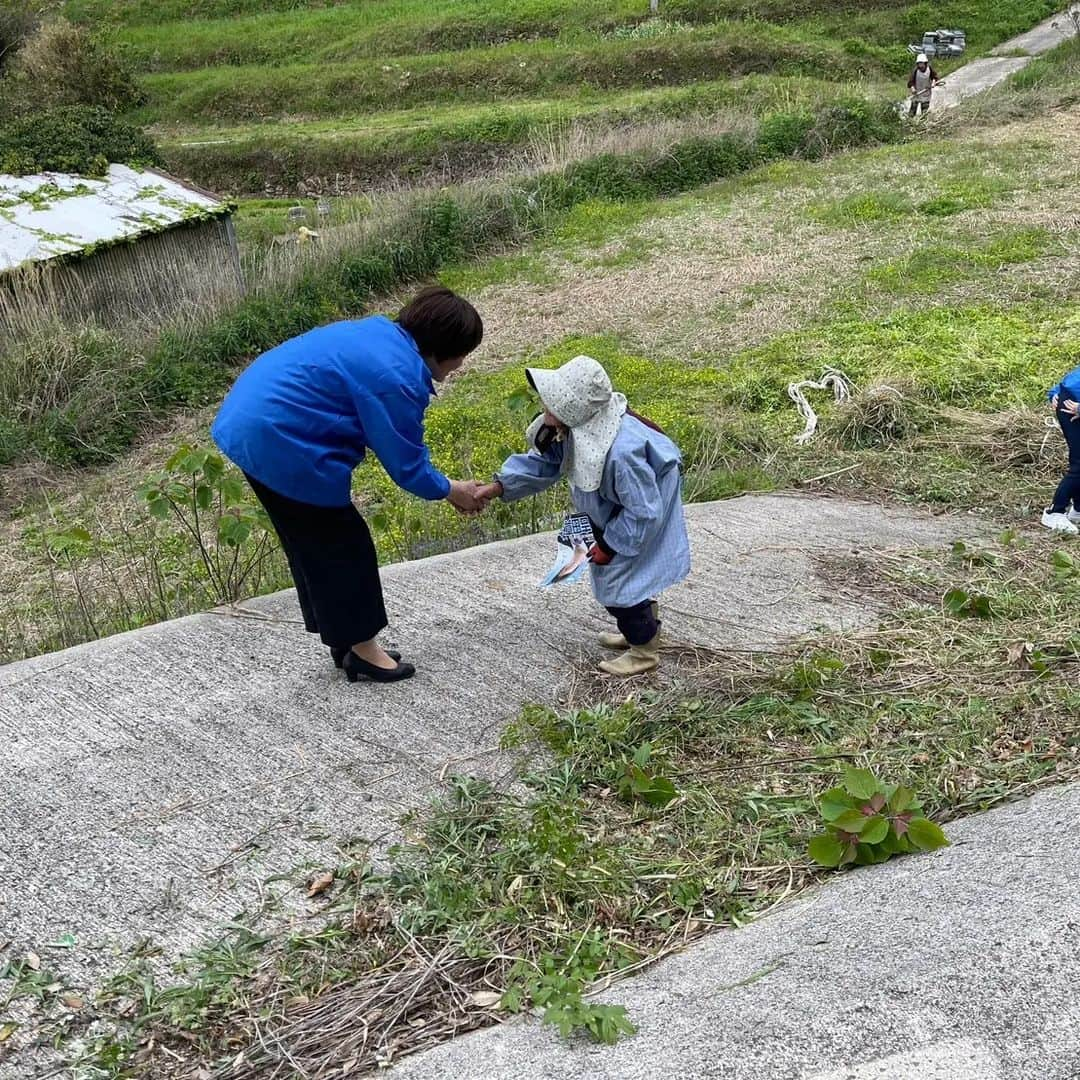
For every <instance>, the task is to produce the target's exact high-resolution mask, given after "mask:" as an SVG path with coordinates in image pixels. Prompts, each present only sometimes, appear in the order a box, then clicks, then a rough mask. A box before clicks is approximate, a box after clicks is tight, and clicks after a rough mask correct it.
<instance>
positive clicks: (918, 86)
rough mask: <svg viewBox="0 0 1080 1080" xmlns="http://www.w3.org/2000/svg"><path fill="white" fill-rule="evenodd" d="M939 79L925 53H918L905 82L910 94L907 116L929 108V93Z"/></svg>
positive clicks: (931, 92)
mask: <svg viewBox="0 0 1080 1080" xmlns="http://www.w3.org/2000/svg"><path fill="white" fill-rule="evenodd" d="M940 81H941V80H940V79H938V76H937V72H936V71H935V70H934V69H933V68H932V67H931V66H930V61H929V60H928V59H927V57H926V53H919V55H918V56H917V57H915V69H914V70H913V71H912V73H911V78H910V79H908V82H907V85H908V93H909V94H910V95H911V108H910V110H909V111H908V116H919V115H921V114H922V113H925V112H926V111H927V110H928V109H929V108H930V98H931V95H932V94H933V92H934V87H935V86H937V85H938V83H939V82H940Z"/></svg>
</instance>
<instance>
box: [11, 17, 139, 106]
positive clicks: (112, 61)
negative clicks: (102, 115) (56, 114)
mask: <svg viewBox="0 0 1080 1080" xmlns="http://www.w3.org/2000/svg"><path fill="white" fill-rule="evenodd" d="M6 78H7V79H10V80H12V84H13V91H12V90H11V89H9V96H10V95H11V94H12V93H13V94H14V96H15V97H16V99H18V98H19V97H21V98H22V99H23V101H24V103H25V109H26V110H34V109H40V108H42V107H48V108H54V107H61V106H68V107H70V106H73V105H100V106H101V107H102V108H105V109H109V110H111V111H118V110H121V109H127V108H130V107H131V106H133V105H137V104H138V103H139V102H140V101H141V100H142V92H141V91H140V89H139V88H138V86H137V85H136V83H135V80H134V79H133V78H132V76H131V74H130V73H129V72H128V71H127V70H126V68H125V67H124V66H123V64H121V62H120V60H119V59H118V58H117V57H116V56H115V55H114V54H113V53H112V52H111V51H110V50H109V49H108V48H106V47H105V46H104V45H102V44H101V43H100V42H99V41H98V40H97V39H95V38H94V37H93V36H92V35H91V34H90V33H89V31H87V30H86V29H85V28H84V27H81V26H74V25H73V24H72V23H69V22H68V21H67V20H66V19H52V20H50V21H49V22H46V23H44V24H43V25H42V26H41V27H40V29H38V31H37V33H35V34H33V35H31V36H29V37H27V38H26V39H25V40H24V42H23V44H22V46H21V47H20V49H19V51H18V53H17V54H16V56H15V59H14V61H13V62H12V64H11V65H10V70H9V71H8V73H7V75H6Z"/></svg>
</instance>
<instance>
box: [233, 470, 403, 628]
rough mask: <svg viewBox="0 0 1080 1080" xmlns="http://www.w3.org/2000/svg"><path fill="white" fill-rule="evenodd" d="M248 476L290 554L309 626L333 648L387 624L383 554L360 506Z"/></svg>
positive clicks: (286, 550)
mask: <svg viewBox="0 0 1080 1080" xmlns="http://www.w3.org/2000/svg"><path fill="white" fill-rule="evenodd" d="M245 475H246V474H245ZM247 481H248V483H249V484H250V485H251V489H252V491H254V492H255V495H256V496H257V497H258V500H259V502H261V503H262V505H263V508H264V509H265V510H266V513H267V515H268V516H269V518H270V521H271V523H272V524H273V526H274V531H275V532H276V533H277V534H278V537H279V539H280V540H281V546H282V548H283V549H284V551H285V557H286V558H287V559H288V560H289V569H290V570H291V571H292V576H293V581H294V582H295V583H296V596H297V599H298V600H299V601H300V610H301V611H302V612H303V615H304V628H305V629H306V630H307V632H308V633H309V634H318V635H319V636H320V637H321V638H322V640H323V642H324V643H325V644H327V645H329V646H330V647H331V648H332V649H350V648H352V646H353V645H356V644H357V643H359V642H361V641H370V640H371V639H372V638H373V637H375V635H376V634H378V633H379V631H380V630H383V629H385V628H386V626H387V620H386V607H385V605H384V604H383V592H382V584H381V583H380V581H379V560H378V556H377V555H376V552H375V544H374V542H373V541H372V539H371V532H370V531H369V530H368V527H367V522H365V521H364V519H363V518H362V517H361V516H360V513H359V511H358V510H357V509H356V507H355V506H353V505H352V503H349V504H348V505H347V506H314V505H312V504H311V503H303V502H297V501H296V500H295V499H289V498H286V497H285V496H284V495H280V494H278V492H276V491H272V490H271V489H270V488H268V487H267V486H266V485H265V484H260V483H259V481H258V480H256V479H255V478H254V477H252V476H248V477H247Z"/></svg>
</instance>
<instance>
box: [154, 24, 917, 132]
mask: <svg viewBox="0 0 1080 1080" xmlns="http://www.w3.org/2000/svg"><path fill="white" fill-rule="evenodd" d="M884 59H885V58H884V57H880V56H876V55H872V54H871V55H866V56H859V57H852V56H847V55H846V54H845V53H844V52H843V49H842V48H841V46H840V45H839V44H835V43H830V42H826V41H814V40H810V41H807V40H804V39H803V38H801V37H800V36H799V35H798V34H797V33H795V32H793V31H789V30H786V29H783V28H780V27H768V28H757V27H750V26H746V25H744V24H730V25H729V26H727V27H725V28H724V29H723V30H722V31H721V32H717V33H715V34H711V33H710V34H709V35H707V36H706V35H702V34H695V35H693V36H687V37H686V38H680V39H670V40H669V39H665V40H661V41H658V42H649V41H644V42H635V41H631V42H619V41H609V40H600V41H596V42H591V43H585V44H581V45H562V44H559V43H552V42H546V41H539V42H525V43H521V44H513V45H508V46H506V47H504V48H488V49H473V50H469V51H467V52H455V53H436V54H431V55H426V56H414V57H395V58H389V57H388V58H387V59H386V62H384V63H382V64H373V63H370V62H367V61H359V62H336V61H327V62H325V63H318V64H315V63H306V64H305V63H291V64H287V65H281V66H275V67H259V66H245V67H230V68H208V69H205V70H201V71H197V72H181V73H170V74H161V75H150V76H147V77H145V78H144V79H143V80H142V85H143V87H144V88H145V90H146V93H147V95H148V98H149V100H148V103H147V105H146V106H144V107H143V108H142V109H141V110H140V111H139V113H138V114H137V116H138V119H139V120H141V121H143V122H149V123H170V122H178V121H179V122H184V123H188V124H190V123H191V122H192V120H202V121H212V122H220V121H222V120H225V121H231V122H245V121H252V120H266V119H272V118H276V117H281V116H283V115H286V116H290V117H320V116H323V117H325V116H334V115H338V114H340V113H341V112H342V111H343V107H344V110H345V111H347V112H348V113H353V114H355V113H356V112H359V111H364V110H373V111H378V110H384V109H400V108H402V107H408V106H421V105H427V106H428V107H432V108H434V107H436V106H438V107H441V106H444V105H447V104H452V105H458V104H460V103H462V102H478V103H479V102H491V101H496V100H499V101H504V100H510V99H521V98H527V97H536V96H555V95H564V96H568V97H571V98H573V97H575V96H576V95H577V94H578V93H579V92H580V90H581V88H582V87H587V88H590V89H594V90H615V89H620V88H640V87H642V86H648V85H652V86H676V85H686V84H690V83H693V82H697V81H701V80H707V81H708V80H715V79H717V78H719V77H721V76H735V75H747V74H752V73H762V72H768V73H771V74H785V75H805V76H820V75H821V73H822V72H823V71H827V70H835V71H836V72H837V74H838V76H842V78H844V79H846V80H850V79H852V78H854V77H857V76H859V75H863V76H866V75H877V74H880V73H881V71H882V67H883V60H884ZM902 66H903V67H906V66H907V65H906V61H904V62H903V64H902ZM898 70H899V69H898Z"/></svg>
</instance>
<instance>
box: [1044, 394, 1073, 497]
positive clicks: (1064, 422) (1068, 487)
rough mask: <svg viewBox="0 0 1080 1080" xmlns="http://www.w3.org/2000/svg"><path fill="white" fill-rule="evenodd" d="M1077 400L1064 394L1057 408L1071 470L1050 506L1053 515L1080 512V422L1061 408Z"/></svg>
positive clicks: (1069, 469) (1065, 476) (1063, 479)
mask: <svg viewBox="0 0 1080 1080" xmlns="http://www.w3.org/2000/svg"><path fill="white" fill-rule="evenodd" d="M1073 400H1076V399H1075V398H1073V397H1072V395H1071V394H1067V393H1063V394H1062V396H1061V398H1060V400H1059V402H1058V407H1057V421H1058V423H1059V424H1060V425H1061V433H1062V434H1063V435H1064V436H1065V443H1066V445H1067V446H1068V448H1069V468H1068V471H1067V472H1066V473H1065V475H1064V477H1062V480H1061V483H1060V484H1059V485H1058V489H1057V491H1055V492H1054V501H1053V503H1051V505H1050V510H1051V512H1052V513H1056V514H1064V513H1066V512H1067V511H1068V509H1069V507H1070V506H1073V507H1075V508H1076V509H1077V510H1080V420H1074V419H1073V418H1072V416H1071V415H1070V414H1069V413H1067V412H1066V411H1065V410H1064V409H1063V408H1062V407H1061V406H1062V405H1064V404H1065V402H1066V401H1073Z"/></svg>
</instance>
